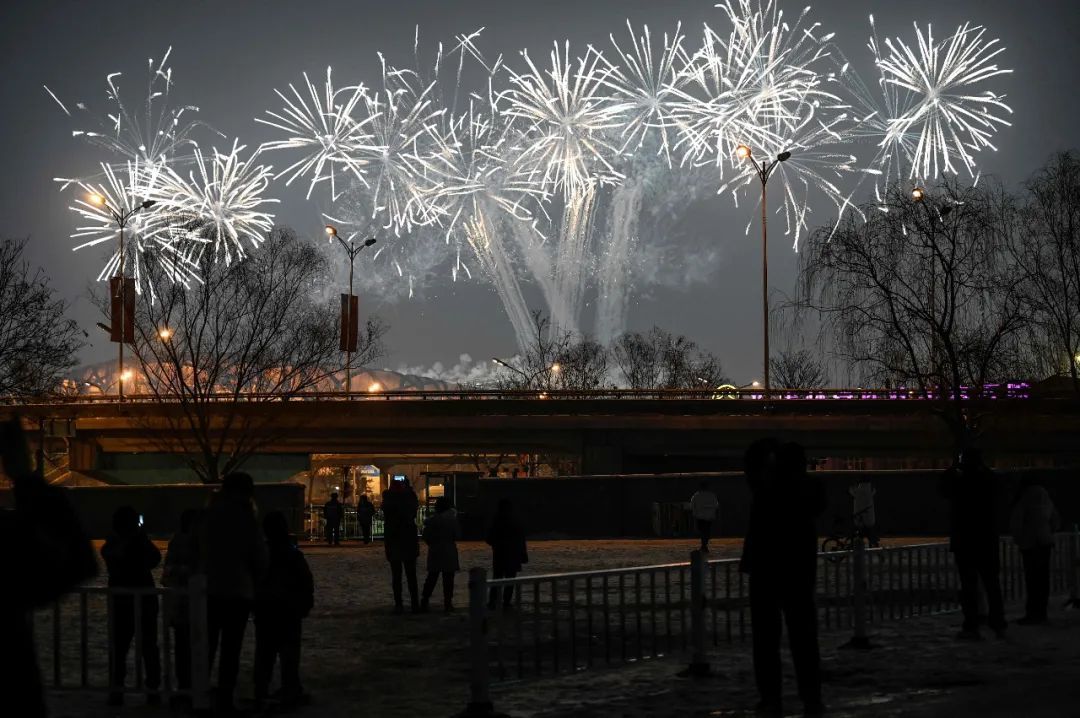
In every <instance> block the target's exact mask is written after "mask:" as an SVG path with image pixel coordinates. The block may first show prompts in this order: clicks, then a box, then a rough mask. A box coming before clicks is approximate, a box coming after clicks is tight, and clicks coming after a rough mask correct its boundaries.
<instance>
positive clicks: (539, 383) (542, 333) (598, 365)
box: [496, 311, 608, 392]
mask: <svg viewBox="0 0 1080 718" xmlns="http://www.w3.org/2000/svg"><path fill="white" fill-rule="evenodd" d="M532 319H533V321H532V335H531V337H530V341H529V344H528V346H526V347H525V350H524V351H523V352H522V353H521V355H519V356H518V357H516V359H515V360H514V361H513V362H512V363H510V366H511V367H512V368H506V367H503V368H502V371H501V372H500V373H499V375H498V377H497V379H496V382H497V385H498V386H499V387H500V388H502V389H511V390H521V391H526V390H528V391H532V390H535V391H540V392H550V391H591V390H594V389H602V388H603V387H604V382H605V381H606V379H607V374H608V353H607V350H606V349H605V348H604V346H603V345H602V344H599V343H597V342H595V341H593V340H592V339H591V338H589V337H580V336H578V335H576V334H575V333H574V332H571V331H568V330H566V331H564V330H560V329H558V328H554V329H553V328H552V326H551V320H550V318H548V317H547V316H546V315H544V314H543V312H540V311H534V312H533V313H532Z"/></svg>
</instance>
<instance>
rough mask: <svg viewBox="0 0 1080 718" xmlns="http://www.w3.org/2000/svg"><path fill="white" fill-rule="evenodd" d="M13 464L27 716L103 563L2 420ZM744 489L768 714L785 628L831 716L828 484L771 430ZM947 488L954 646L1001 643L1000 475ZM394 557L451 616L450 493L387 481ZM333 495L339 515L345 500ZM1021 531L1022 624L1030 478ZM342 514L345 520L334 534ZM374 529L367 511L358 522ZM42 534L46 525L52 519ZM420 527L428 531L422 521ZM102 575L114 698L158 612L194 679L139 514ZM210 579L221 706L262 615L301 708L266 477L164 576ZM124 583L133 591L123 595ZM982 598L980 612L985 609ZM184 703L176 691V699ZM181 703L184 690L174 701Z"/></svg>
mask: <svg viewBox="0 0 1080 718" xmlns="http://www.w3.org/2000/svg"><path fill="white" fill-rule="evenodd" d="M0 428H2V429H3V433H4V435H3V436H2V437H0V439H2V441H0V444H2V446H3V456H2V457H0V458H2V461H3V468H4V471H5V473H6V474H7V475H8V476H9V477H11V479H12V482H13V487H14V495H15V501H16V508H15V511H13V512H4V513H3V514H2V515H0V531H2V532H3V538H4V540H6V541H15V540H16V538H17V539H18V541H19V543H20V545H21V546H22V547H23V550H21V551H19V552H8V554H6V556H7V557H6V558H5V562H6V563H10V565H5V567H4V575H6V576H10V577H11V579H12V581H13V582H14V583H13V584H12V585H13V586H17V587H18V588H19V590H12V591H3V592H0V601H2V604H0V609H2V610H0V618H2V620H3V622H4V624H3V632H4V633H3V635H4V636H5V641H4V647H3V650H0V690H5V691H7V695H9V696H14V697H16V698H17V699H18V700H19V705H20V706H26V709H25V711H24V714H25V715H28V716H43V715H45V706H44V702H43V700H42V697H41V681H40V677H39V675H38V671H37V666H36V662H35V661H34V660H33V659H32V656H33V654H34V650H33V638H32V635H31V632H30V631H29V624H28V621H27V616H28V612H29V611H31V610H32V609H34V608H36V607H40V606H42V605H46V604H48V603H49V602H51V601H54V600H56V599H57V598H58V597H59V596H60V595H62V594H63V593H64V592H66V591H67V590H70V589H71V588H72V587H74V586H75V585H77V584H78V583H80V582H82V581H84V580H87V579H88V578H91V577H92V576H93V575H94V574H95V573H96V571H97V565H96V561H95V560H94V557H93V555H92V552H91V549H90V543H89V540H88V539H87V537H86V535H85V533H84V532H83V531H82V530H81V529H80V528H79V526H80V522H79V520H78V517H77V516H76V515H75V513H74V511H73V510H72V508H71V506H70V505H69V504H68V503H67V501H66V499H65V498H64V497H63V492H61V491H59V490H57V489H54V488H52V487H49V486H48V485H47V484H45V482H44V481H43V480H42V478H41V476H40V474H39V473H37V472H36V471H34V470H32V469H31V467H30V461H29V458H28V454H27V452H26V444H25V439H24V438H23V436H22V432H21V429H20V428H19V427H18V424H17V423H11V424H4V425H3V426H2V427H0ZM745 475H746V480H747V484H748V487H749V490H750V495H751V502H750V506H749V524H748V529H747V532H746V536H745V539H744V542H743V551H742V557H741V560H740V570H741V571H742V572H743V573H745V574H747V575H748V576H749V599H750V614H751V629H752V630H751V633H752V640H753V668H754V676H755V680H756V685H757V689H758V693H759V697H760V703H759V704H758V706H757V710H758V713H759V714H762V715H782V714H783V713H782V711H783V706H782V705H781V696H782V693H783V691H782V675H781V660H780V641H781V635H782V632H783V626H784V625H786V627H787V634H788V642H789V645H790V650H791V657H792V662H793V664H794V668H795V678H796V683H797V686H798V695H799V696H800V698H801V701H802V703H803V708H804V712H805V714H806V715H820V714H822V713H823V712H824V710H825V706H824V703H823V700H822V690H821V669H820V651H819V646H818V627H817V610H816V606H815V593H816V588H817V576H816V572H817V564H818V560H817V553H818V547H817V540H818V536H817V524H818V517H819V516H820V515H821V513H822V512H823V511H824V509H825V504H826V498H825V496H826V494H825V490H824V486H823V484H822V481H821V478H820V475H819V474H818V473H817V472H812V471H808V461H807V457H806V455H805V452H804V450H803V448H802V447H801V446H799V445H798V444H795V443H781V442H778V441H775V440H772V439H762V440H759V441H755V442H754V443H753V444H752V445H751V446H750V447H749V449H748V450H747V452H746V455H745ZM940 492H941V495H942V497H943V498H944V499H945V500H947V501H948V504H949V507H950V533H949V544H950V550H951V551H952V553H953V555H954V562H955V567H956V571H957V573H958V575H959V579H960V603H961V609H962V614H963V625H962V627H961V630H960V632H959V634H958V635H957V638H958V639H960V640H965V641H974V640H981V639H982V635H981V633H980V628H981V627H982V626H984V625H985V626H987V627H988V628H989V629H990V630H991V631H993V632H994V633H995V634H996V635H998V636H1003V635H1004V634H1005V632H1006V630H1007V627H1008V623H1007V621H1006V617H1005V608H1004V603H1003V600H1002V592H1001V586H1000V579H999V573H1000V565H999V557H1000V551H999V546H1000V535H999V526H998V520H997V517H998V516H999V508H1004V507H999V500H1000V499H999V486H998V481H997V477H996V476H995V474H994V472H992V471H991V470H990V469H989V468H987V466H986V465H985V463H984V462H983V459H982V455H981V453H980V452H979V451H978V450H977V449H968V450H966V451H964V452H963V454H962V455H961V457H960V459H959V460H958V461H957V463H956V465H955V466H953V467H952V468H950V469H949V470H947V471H945V472H944V473H943V474H942V476H941V479H940ZM874 494H875V491H874V489H873V487H872V486H871V485H870V484H869V483H868V482H865V481H860V482H859V483H858V484H857V485H855V486H853V487H852V491H851V495H852V498H853V500H854V504H855V505H854V509H853V511H852V514H853V524H854V527H855V532H856V535H859V536H862V537H864V538H871V540H876V525H875V524H876V519H875V511H874V498H873V497H874ZM381 498H382V506H381V507H382V513H383V520H384V524H383V525H384V533H383V539H384V551H385V555H386V559H387V561H388V562H389V564H390V569H391V571H390V572H391V585H392V592H393V600H394V606H393V610H394V613H398V614H400V613H404V612H405V602H404V590H407V591H408V596H409V602H410V608H411V611H412V612H413V613H424V612H427V611H428V610H429V603H430V600H431V597H432V595H433V594H434V592H435V589H436V587H437V585H438V583H439V581H440V580H441V581H442V595H443V609H444V611H446V612H451V611H453V610H454V588H455V581H454V577H455V574H456V573H457V572H458V571H459V570H460V568H461V566H460V560H459V555H458V547H457V543H458V541H459V540H460V538H461V531H460V527H459V522H458V517H457V512H456V510H455V508H454V507H453V506H452V505H451V504H450V502H449V501H448V500H447V499H446V498H445V497H443V498H439V499H438V500H437V501H436V502H435V506H434V513H433V514H432V515H430V516H428V517H427V518H426V519H425V520H424V521H423V525H422V527H418V525H417V516H418V513H419V511H418V509H419V499H418V497H417V494H416V492H415V491H414V490H413V488H412V486H411V484H410V483H409V482H408V481H407V480H398V479H396V480H393V481H391V482H390V485H389V487H388V488H387V490H386V491H385V492H384V493H383V495H382V497H381ZM333 504H336V505H337V507H338V508H336V509H334V508H333V507H332V505H333ZM361 506H362V507H363V511H359V510H358V513H359V514H362V515H366V516H368V519H367V521H368V522H369V523H368V528H367V530H366V531H363V532H362V536H363V541H364V543H370V541H371V531H370V516H372V515H374V513H375V509H374V505H373V504H372V503H371V502H370V501H369V500H367V498H366V497H364V498H363V499H362V501H361ZM340 507H341V504H340V502H339V501H338V497H337V495H336V494H335V495H333V496H332V497H331V501H330V503H329V504H328V505H327V508H328V509H330V510H327V511H326V512H325V515H326V517H327V524H328V527H327V534H328V537H331V538H329V540H330V543H331V544H336V543H339V542H340V533H339V531H337V530H336V529H337V528H339V525H340V516H342V515H343V513H344V512H343V510H342V509H341V508H340ZM720 508H721V506H720V500H719V499H718V497H717V495H716V493H714V492H713V491H712V490H711V488H710V487H709V485H708V484H707V483H702V484H701V486H700V487H699V489H698V491H697V492H696V493H695V494H694V496H693V497H692V499H691V502H690V510H691V512H692V515H693V517H694V518H695V520H696V527H697V532H698V534H699V538H700V542H701V545H700V548H701V551H703V552H707V551H708V550H709V539H710V536H711V535H712V533H713V531H714V530H715V527H716V524H717V522H718V520H719V517H720V515H721V511H720ZM1009 512H1010V531H1011V533H1012V536H1013V538H1014V540H1015V542H1016V544H1017V546H1018V547H1019V549H1020V551H1021V554H1022V556H1023V568H1024V577H1025V582H1026V605H1025V613H1024V616H1023V617H1022V618H1020V619H1019V620H1017V621H1015V623H1016V624H1019V625H1034V624H1041V623H1045V622H1046V621H1047V606H1048V601H1049V590H1050V565H1051V553H1052V550H1053V545H1054V532H1055V531H1056V530H1058V528H1059V526H1060V518H1059V516H1058V512H1057V510H1056V508H1055V506H1054V504H1053V501H1052V500H1051V497H1050V494H1049V493H1048V491H1047V490H1046V488H1045V487H1043V486H1042V485H1040V483H1039V482H1038V481H1037V480H1036V479H1035V478H1033V477H1031V476H1029V477H1027V478H1025V479H1024V480H1023V481H1022V482H1021V485H1020V487H1019V490H1018V491H1017V493H1016V494H1015V496H1014V497H1013V500H1012V503H1011V506H1009ZM335 517H338V520H337V522H335V523H337V524H338V526H334V527H331V523H332V522H333V519H334V518H335ZM361 523H362V524H363V521H362V522H361ZM46 527H47V528H46ZM418 528H419V530H418ZM485 539H486V542H487V543H488V544H489V545H490V547H491V556H492V568H493V572H492V573H493V577H494V578H496V579H500V578H513V577H515V576H516V575H517V574H518V573H519V572H520V571H521V570H522V568H523V567H524V565H525V564H526V563H527V562H528V560H529V556H528V550H527V545H526V536H525V531H524V529H523V527H522V524H521V522H520V521H519V520H518V518H517V517H516V515H515V512H514V507H513V505H512V504H511V502H510V501H509V500H507V499H502V500H500V501H499V502H498V505H497V509H496V511H495V512H494V515H493V517H492V520H491V521H490V523H489V524H488V527H487V531H486V535H485ZM421 543H423V544H424V545H425V546H426V553H427V556H426V564H425V566H426V578H425V580H424V582H423V585H422V588H421V587H420V585H419V582H418V580H417V562H418V559H419V557H420V553H421ZM100 553H101V558H102V560H103V562H104V565H105V568H106V570H107V572H108V585H109V586H110V587H115V588H117V589H120V590H118V591H117V592H116V593H115V594H114V595H113V596H111V598H110V608H109V611H110V615H109V631H110V637H111V640H110V647H111V654H110V661H109V663H110V687H111V692H110V694H109V702H110V704H112V705H120V704H122V703H123V702H124V698H125V694H124V688H125V683H126V679H127V676H126V673H127V665H128V657H129V654H130V652H131V649H132V646H133V645H134V644H135V642H136V641H138V646H137V650H136V655H137V656H139V657H140V659H141V661H142V666H141V671H142V673H143V675H144V676H145V681H144V683H145V688H146V689H147V699H148V701H149V702H151V703H156V702H159V698H158V695H159V694H158V689H159V687H160V685H161V682H162V678H163V676H162V661H161V649H160V646H159V642H158V638H159V637H158V633H157V631H158V625H159V618H160V613H159V612H164V614H165V618H166V623H167V625H168V626H169V627H170V630H171V631H172V636H171V638H172V646H173V651H174V656H173V660H172V666H173V667H174V669H175V677H176V684H177V687H178V688H179V689H181V691H183V690H186V689H190V688H191V686H192V673H191V671H192V660H191V658H192V650H193V646H192V644H191V640H190V639H191V623H190V620H191V616H192V611H191V608H192V607H191V605H190V604H189V603H188V600H187V598H186V595H187V594H186V592H185V591H183V590H180V591H173V592H168V593H167V594H166V598H165V600H164V602H162V603H161V604H160V605H159V600H158V593H157V592H156V591H154V590H153V589H154V585H155V583H154V574H153V572H154V570H155V569H156V568H157V567H158V566H159V564H161V562H162V553H161V551H160V550H159V548H158V547H157V546H156V545H155V544H154V543H153V541H151V540H150V538H149V537H148V535H147V533H146V531H145V528H144V527H143V521H142V517H141V516H140V515H139V513H138V511H137V509H136V508H134V507H132V506H121V507H119V508H117V509H116V510H115V512H114V514H113V518H112V532H111V534H110V535H109V536H108V538H107V539H106V541H105V542H104V544H103V545H102V547H101V551H100ZM196 576H199V577H201V578H203V579H204V580H205V587H206V605H205V609H206V625H207V639H208V640H207V642H208V646H207V649H208V659H209V660H208V662H207V664H206V666H207V670H210V668H211V667H212V666H213V664H214V663H215V658H216V666H217V688H216V692H215V694H214V699H215V703H216V711H217V712H218V713H226V712H230V711H232V710H233V705H234V693H235V691H236V686H237V680H238V676H239V671H240V655H241V649H242V646H243V643H244V637H245V634H246V632H247V627H248V623H249V622H250V621H251V619H254V632H255V660H254V667H253V683H254V686H255V699H256V703H257V704H259V705H262V704H265V703H266V702H267V701H270V700H272V699H273V700H275V702H277V703H280V704H281V705H284V706H295V705H299V704H301V703H303V702H305V700H306V698H307V697H306V695H305V692H304V689H303V685H302V683H301V680H300V647H301V642H302V634H303V621H304V619H305V618H306V617H307V616H308V615H309V613H310V612H311V610H312V608H313V606H314V601H315V585H314V580H313V577H312V573H311V570H310V568H309V566H308V563H307V560H306V558H305V556H304V554H303V552H302V551H301V550H300V548H299V547H298V544H297V540H296V538H295V537H294V536H293V535H291V534H290V532H289V524H288V521H287V519H286V517H285V516H284V515H283V514H282V513H281V512H278V511H270V512H268V513H266V514H265V515H264V516H262V517H261V520H260V517H259V512H258V510H257V508H256V505H255V502H254V482H253V480H252V477H251V476H249V475H247V474H244V473H232V474H229V475H228V476H226V477H225V478H224V480H223V481H222V484H221V486H220V489H219V490H218V491H217V492H215V493H214V495H213V497H212V499H211V500H210V501H209V503H208V504H207V506H206V507H205V508H204V509H202V510H199V511H194V510H188V511H185V512H184V513H183V514H182V515H181V517H180V522H179V527H178V530H177V532H176V534H175V535H174V536H173V538H172V540H171V541H170V542H169V545H168V549H167V551H166V553H165V556H164V565H163V566H162V571H161V584H162V586H164V587H167V588H174V589H184V588H186V587H188V586H189V585H190V583H191V581H192V580H193V579H194V577H196ZM125 589H126V590H125ZM500 593H501V592H500V590H499V588H498V587H493V588H492V589H491V591H490V593H489V595H488V607H489V609H491V610H495V609H497V608H498V607H499V604H500V602H501V603H502V605H503V606H504V607H510V606H512V604H513V599H514V594H513V592H512V591H505V592H502V595H500ZM980 594H981V595H982V596H985V602H986V611H985V612H984V611H982V610H981V608H980ZM275 665H277V666H279V667H280V675H281V681H280V685H281V687H280V690H279V691H278V693H277V694H276V695H275V696H273V697H272V696H271V695H270V686H271V683H272V675H273V672H274V668H275ZM174 699H175V697H174ZM177 700H183V699H177Z"/></svg>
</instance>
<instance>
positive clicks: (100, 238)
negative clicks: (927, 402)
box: [58, 160, 196, 294]
mask: <svg viewBox="0 0 1080 718" xmlns="http://www.w3.org/2000/svg"><path fill="white" fill-rule="evenodd" d="M159 172H160V167H159V166H157V165H151V166H150V167H146V166H144V165H141V164H140V163H139V162H138V160H134V161H131V162H129V163H127V164H126V165H125V166H124V168H123V169H122V170H120V171H117V170H116V169H114V168H113V166H112V165H109V164H106V163H102V164H101V176H102V178H101V179H100V180H99V181H91V180H77V179H62V180H58V181H62V182H64V183H65V184H67V185H70V184H75V185H76V186H77V187H78V188H79V190H80V195H79V196H78V197H77V199H76V200H75V203H74V204H73V205H72V206H71V210H72V211H73V212H75V213H76V214H77V215H78V217H79V220H80V224H79V226H77V227H76V228H75V232H73V233H72V235H71V237H72V239H75V240H77V241H78V244H77V245H76V246H75V247H74V248H73V249H74V251H79V250H82V249H87V248H89V247H96V246H98V245H101V244H104V243H108V244H115V245H116V250H115V251H114V252H112V254H110V255H109V257H108V259H107V260H106V261H105V265H104V267H102V269H101V271H100V272H99V274H98V277H97V279H98V281H105V280H107V279H109V278H110V277H112V276H114V275H119V274H121V273H124V274H125V276H129V277H133V278H134V279H135V287H136V289H137V290H138V291H139V293H140V294H141V293H142V292H143V290H144V289H147V288H149V289H150V291H151V293H152V291H153V287H152V286H150V285H149V284H148V283H147V282H145V281H144V279H145V275H146V271H145V270H146V266H147V262H150V261H156V262H158V263H159V264H160V265H161V266H162V268H164V270H165V272H166V274H167V275H168V276H169V277H170V278H171V279H172V280H173V281H180V282H184V283H185V284H186V283H187V282H188V281H190V279H191V278H192V277H194V276H195V275H196V271H195V268H194V267H192V266H191V265H190V263H188V262H187V261H186V260H185V258H184V257H183V256H182V255H180V254H178V253H177V252H176V251H175V246H174V235H173V233H172V223H171V218H170V216H169V213H168V212H167V211H166V210H165V208H164V207H162V206H161V205H160V204H158V205H154V206H152V207H149V208H145V209H142V210H140V211H138V212H136V213H135V214H134V215H132V216H131V218H130V219H129V220H128V221H127V223H126V225H125V227H124V230H123V231H124V251H123V255H121V253H120V243H119V237H120V231H121V230H120V227H119V225H118V224H117V221H116V219H115V217H114V213H116V214H127V213H128V211H129V210H131V209H133V208H136V207H139V206H141V205H142V204H143V202H144V201H145V200H147V199H152V197H151V194H152V189H151V188H153V187H154V186H156V184H157V177H158V174H159ZM91 198H99V201H97V200H92V199H91Z"/></svg>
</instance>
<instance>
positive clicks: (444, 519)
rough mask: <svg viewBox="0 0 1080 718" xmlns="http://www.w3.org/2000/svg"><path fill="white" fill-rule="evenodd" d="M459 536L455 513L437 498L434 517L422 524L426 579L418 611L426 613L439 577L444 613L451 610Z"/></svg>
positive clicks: (459, 566)
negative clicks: (426, 548)
mask: <svg viewBox="0 0 1080 718" xmlns="http://www.w3.org/2000/svg"><path fill="white" fill-rule="evenodd" d="M460 536H461V531H460V529H459V528H458V520H457V511H455V510H454V509H453V507H451V506H450V500H449V499H447V498H446V497H445V496H440V497H439V498H438V499H436V500H435V513H434V515H432V516H429V517H428V518H427V520H425V521H424V543H426V544H427V547H428V554H427V579H426V580H425V581H424V594H423V596H422V597H421V599H420V610H421V611H426V610H427V609H428V601H429V600H430V599H431V594H432V593H433V592H434V591H435V584H436V583H437V582H438V580H439V576H440V575H441V576H442V582H443V586H442V587H443V610H445V611H447V612H450V611H452V610H454V574H455V573H456V572H457V571H458V570H459V569H460V568H461V565H460V563H459V562H458V550H457V540H458V538H459V537H460Z"/></svg>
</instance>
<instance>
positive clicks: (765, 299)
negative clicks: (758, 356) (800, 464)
mask: <svg viewBox="0 0 1080 718" xmlns="http://www.w3.org/2000/svg"><path fill="white" fill-rule="evenodd" d="M735 156H736V157H738V158H739V159H740V160H750V162H751V163H752V164H753V165H754V170H755V171H756V172H757V176H758V179H760V180H761V311H762V325H763V328H764V331H765V340H764V355H765V360H764V372H765V392H764V394H763V396H764V398H765V399H768V398H769V235H768V230H767V223H766V222H767V220H766V213H765V198H766V192H765V185H766V184H768V182H769V175H771V174H772V172H773V170H774V169H776V166H777V165H778V164H780V163H781V162H786V161H787V160H788V159H790V158H791V153H790V152H781V153H780V154H778V155H777V156H776V159H775V160H773V161H772V162H768V161H764V162H761V163H760V164H758V161H757V160H755V159H754V155H753V152H752V151H751V150H750V147H749V145H739V146H738V147H736V148H735Z"/></svg>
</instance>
